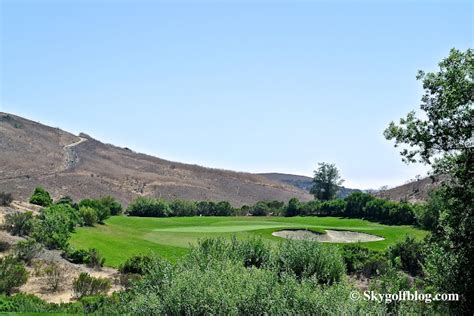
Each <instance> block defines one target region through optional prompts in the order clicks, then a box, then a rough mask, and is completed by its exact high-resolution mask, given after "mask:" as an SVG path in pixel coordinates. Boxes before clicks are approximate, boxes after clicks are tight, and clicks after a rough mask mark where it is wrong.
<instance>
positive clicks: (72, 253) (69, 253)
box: [62, 248, 105, 268]
mask: <svg viewBox="0 0 474 316" xmlns="http://www.w3.org/2000/svg"><path fill="white" fill-rule="evenodd" d="M62 256H63V257H64V258H65V259H66V260H68V261H70V262H72V263H77V264H87V265H88V266H89V267H91V268H101V267H103V266H104V263H105V258H104V257H103V256H102V255H101V254H100V252H99V251H98V250H97V249H95V248H90V249H87V250H86V249H79V250H71V249H67V250H66V251H65V252H63V254H62Z"/></svg>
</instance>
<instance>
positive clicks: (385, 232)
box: [71, 216, 427, 267]
mask: <svg viewBox="0 0 474 316" xmlns="http://www.w3.org/2000/svg"><path fill="white" fill-rule="evenodd" d="M285 229H286V230H308V231H312V232H315V233H320V234H325V233H326V230H330V231H349V232H356V233H365V234H369V235H373V236H378V237H381V238H378V239H379V240H378V241H370V242H361V243H360V244H361V245H362V246H364V247H367V248H369V249H372V250H380V251H382V250H384V249H386V248H387V247H389V246H390V245H392V244H395V243H396V242H399V241H402V240H404V239H405V237H406V236H413V237H415V238H418V239H421V238H423V237H424V236H425V235H426V234H427V232H425V231H423V230H419V229H416V228H414V227H412V226H388V225H382V224H379V223H375V222H369V221H366V220H361V219H348V218H339V217H300V216H297V217H251V216H228V217H204V216H202V217H200V216H194V217H172V218H148V217H131V216H113V217H111V218H109V219H108V220H106V221H105V224H104V225H96V226H95V227H79V228H77V229H76V231H75V232H74V234H73V235H72V238H71V246H72V247H74V248H76V249H83V248H85V249H87V248H96V249H98V250H99V251H100V253H102V254H103V255H104V257H105V258H106V262H105V265H107V266H111V267H117V266H119V265H120V264H122V263H123V262H124V261H125V260H126V259H127V258H129V257H130V256H133V255H137V254H149V253H151V252H153V253H156V254H159V255H160V256H162V257H164V258H166V259H168V260H170V261H176V260H177V259H178V258H180V257H182V256H183V255H185V254H186V252H187V249H188V248H189V247H190V246H191V245H193V244H195V243H196V242H197V241H198V240H199V239H203V238H208V237H227V238H230V237H231V236H236V237H237V238H251V237H261V238H263V239H264V240H266V241H268V242H269V243H278V242H282V241H284V239H283V238H281V237H276V236H273V235H272V233H274V232H278V231H282V230H285ZM382 238H383V240H380V239H382ZM332 245H336V246H337V245H339V243H333V244H332Z"/></svg>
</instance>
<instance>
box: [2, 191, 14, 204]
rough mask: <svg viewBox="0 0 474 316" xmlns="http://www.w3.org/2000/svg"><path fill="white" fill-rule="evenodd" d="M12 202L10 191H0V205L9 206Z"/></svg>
mask: <svg viewBox="0 0 474 316" xmlns="http://www.w3.org/2000/svg"><path fill="white" fill-rule="evenodd" d="M11 202H13V195H12V194H11V193H5V192H0V206H9V205H10V204H11Z"/></svg>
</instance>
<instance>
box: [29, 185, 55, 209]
mask: <svg viewBox="0 0 474 316" xmlns="http://www.w3.org/2000/svg"><path fill="white" fill-rule="evenodd" d="M30 203H32V204H36V205H41V206H50V205H51V204H52V203H53V199H52V198H51V196H50V195H49V193H48V191H46V190H45V189H43V188H42V187H37V188H36V189H35V191H34V192H33V195H32V196H31V198H30Z"/></svg>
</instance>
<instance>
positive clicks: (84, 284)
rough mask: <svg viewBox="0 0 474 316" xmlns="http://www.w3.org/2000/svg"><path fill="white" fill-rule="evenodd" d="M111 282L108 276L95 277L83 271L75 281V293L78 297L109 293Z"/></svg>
mask: <svg viewBox="0 0 474 316" xmlns="http://www.w3.org/2000/svg"><path fill="white" fill-rule="evenodd" d="M110 286H111V282H110V280H109V279H106V278H94V277H92V276H90V275H89V274H88V273H84V272H83V273H81V274H80V275H79V277H77V278H76V279H75V280H74V282H73V285H72V287H73V290H74V295H75V296H76V297H77V298H81V297H83V296H91V295H98V294H107V292H108V291H109V289H110Z"/></svg>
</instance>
